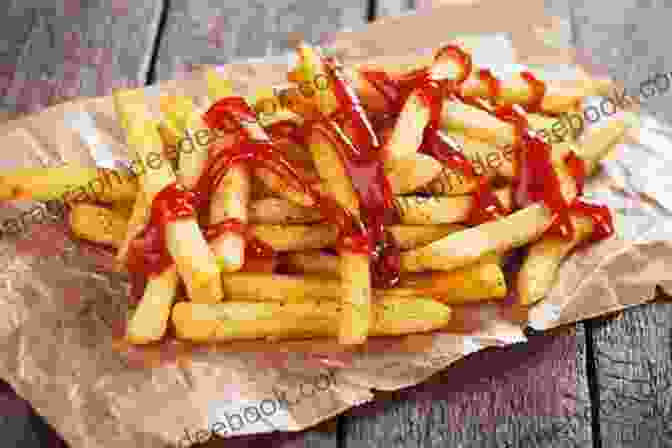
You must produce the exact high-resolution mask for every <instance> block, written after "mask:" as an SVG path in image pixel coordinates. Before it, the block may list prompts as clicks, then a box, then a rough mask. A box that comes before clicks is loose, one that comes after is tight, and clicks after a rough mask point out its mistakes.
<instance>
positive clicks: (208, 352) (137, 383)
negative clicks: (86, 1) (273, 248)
mask: <svg viewBox="0 0 672 448" xmlns="http://www.w3.org/2000/svg"><path fill="white" fill-rule="evenodd" d="M516 7H517V8H519V9H521V10H524V11H526V13H525V14H520V15H517V16H516V15H514V16H512V15H511V14H510V13H509V12H510V11H509V9H510V6H509V5H507V4H506V3H503V2H502V3H500V2H483V3H479V2H472V3H469V4H464V3H463V2H460V3H457V4H450V5H448V6H444V7H441V8H438V9H435V10H432V11H431V12H429V13H424V14H419V15H409V16H405V17H401V18H391V19H386V20H384V21H383V22H381V23H376V24H373V25H371V26H369V27H367V28H366V29H364V30H359V31H353V32H344V33H340V34H338V35H337V36H336V38H335V40H334V41H333V42H331V43H330V48H331V49H332V50H333V51H334V52H335V53H337V54H338V55H339V56H340V57H342V58H343V59H344V61H345V62H346V63H359V64H362V63H365V64H374V65H375V64H378V63H381V62H385V63H387V62H390V61H398V62H402V63H403V62H409V61H417V60H418V55H424V56H425V57H426V58H429V57H431V50H433V49H435V48H437V47H438V46H440V44H441V43H445V42H446V41H448V40H451V39H453V38H456V37H457V38H459V40H461V41H462V42H464V43H465V44H466V45H467V46H468V47H470V48H471V49H473V50H474V59H475V62H476V64H479V65H482V66H489V67H493V66H497V67H499V68H502V67H504V68H505V67H507V66H511V64H512V63H514V62H515V63H527V64H545V65H546V66H547V67H555V68H556V69H557V70H558V71H557V73H558V78H559V79H560V81H558V82H569V83H571V82H575V81H576V79H575V77H572V76H570V77H569V78H567V77H565V78H566V79H564V80H563V76H564V74H563V73H566V72H563V70H564V69H566V68H567V67H568V64H571V63H572V62H573V60H574V59H573V58H574V53H573V52H572V51H571V50H568V49H567V48H563V45H567V44H568V43H569V42H568V40H567V39H564V38H563V34H562V29H563V24H562V23H560V22H559V21H558V20H556V19H551V18H548V17H545V16H544V15H543V6H542V4H541V2H520V3H519V4H517V6H516ZM502 17H506V18H507V20H506V21H503V20H501V18H502ZM549 44H550V45H549ZM288 64H289V58H285V57H283V58H276V59H275V61H273V62H271V63H269V62H265V63H261V62H246V63H239V64H231V65H227V66H224V67H222V68H221V70H222V72H223V73H225V74H228V75H229V76H230V78H231V79H232V80H233V81H234V86H235V88H236V90H237V93H238V94H242V95H248V94H253V93H254V92H255V91H257V89H259V88H262V87H267V86H270V85H277V84H283V83H284V82H285V76H286V73H287V69H288ZM572 73H574V74H576V71H572ZM146 91H147V92H148V94H149V95H148V96H149V97H150V100H151V101H157V100H158V95H159V94H160V93H168V92H175V91H180V92H181V93H186V94H189V95H192V96H194V97H195V98H201V97H203V96H204V95H205V83H204V81H203V79H202V76H201V75H199V72H198V71H196V72H194V73H193V74H192V75H190V76H189V77H188V79H181V80H175V81H169V82H166V83H162V84H160V85H158V86H152V87H148V88H146ZM154 105H156V104H154ZM649 125H650V126H653V127H651V128H650V129H649V131H648V132H649V134H645V131H644V126H643V127H642V131H641V132H640V133H637V135H634V134H633V137H634V138H635V139H636V140H633V141H632V142H630V143H629V144H628V145H622V146H623V147H624V148H626V147H627V148H628V150H627V151H626V153H627V155H628V158H626V160H625V162H619V160H620V159H618V158H617V159H614V160H611V161H608V162H606V164H605V165H606V167H605V170H603V173H602V174H601V175H600V176H599V178H598V179H596V180H595V181H594V182H591V186H590V189H589V192H590V194H591V195H595V196H599V197H602V198H605V199H606V200H608V201H609V202H610V203H612V205H613V204H615V203H617V202H618V201H619V200H626V202H627V207H621V208H620V211H619V208H618V207H616V210H617V215H618V216H617V236H616V237H615V238H613V239H612V240H609V241H606V242H604V243H601V244H598V245H596V246H593V247H591V248H589V249H587V250H585V251H583V252H581V253H580V254H577V255H575V256H573V257H571V258H570V259H569V260H568V261H567V262H566V263H565V264H564V265H563V267H562V269H561V271H560V277H559V281H558V284H557V285H556V287H555V288H554V289H553V291H552V292H551V294H550V295H549V297H548V298H547V299H545V300H544V301H543V302H541V303H540V304H538V305H537V306H535V307H533V308H532V309H531V310H529V315H528V310H521V309H516V307H514V306H513V305H511V300H508V301H504V302H501V303H498V304H493V303H484V304H479V305H475V306H464V307H456V309H455V319H454V322H453V324H452V326H451V328H447V329H446V330H445V331H441V332H436V333H433V334H424V335H411V336H407V337H398V338H375V339H373V340H371V341H369V342H368V343H367V344H366V345H364V346H363V347H359V348H357V349H356V350H351V349H344V348H342V347H339V346H338V345H337V344H335V342H334V341H331V340H311V341H292V342H284V343H275V344H271V343H260V342H254V343H236V344H223V345H218V346H199V347H193V346H190V345H189V344H185V343H181V342H178V341H174V340H173V341H168V342H165V343H162V344H159V345H155V346H151V347H149V348H144V349H142V350H140V349H135V348H133V347H129V346H125V345H124V344H123V343H121V342H120V341H119V338H118V336H119V334H118V332H117V331H116V330H118V325H117V323H118V322H121V321H123V319H124V318H125V316H126V313H127V310H128V297H129V291H128V284H127V282H126V277H125V275H124V274H121V273H116V272H114V266H113V258H112V256H111V254H110V253H109V252H106V251H105V250H103V249H101V248H99V247H95V246H92V245H90V244H86V243H83V242H81V241H75V240H74V239H73V238H71V236H70V234H69V232H68V229H67V226H66V225H65V224H64V222H63V219H62V218H63V217H62V213H61V212H62V210H61V211H59V210H54V209H44V208H40V206H37V205H36V204H34V203H25V202H24V203H18V202H17V203H13V204H11V205H7V204H3V207H2V209H0V218H2V219H9V218H18V217H21V216H23V217H26V216H31V217H34V216H36V215H41V216H42V219H41V220H40V221H39V222H36V221H35V220H31V221H30V222H29V223H28V224H29V225H28V224H26V222H28V218H25V219H23V220H21V219H17V220H16V221H17V223H16V224H15V225H16V226H19V227H20V228H21V229H22V231H21V232H5V233H4V234H3V238H2V239H1V240H0V265H1V266H2V269H1V270H0V272H1V273H0V316H2V317H0V346H1V349H0V376H1V377H2V378H4V379H6V380H7V381H8V382H9V383H11V385H12V386H13V387H14V388H15V390H16V391H17V392H18V393H19V394H20V395H22V396H23V397H24V398H26V399H28V400H29V401H30V402H31V403H32V405H33V406H34V407H35V408H36V409H37V411H38V412H39V413H40V414H42V415H43V416H45V417H46V419H47V420H48V421H49V423H51V424H52V425H53V426H54V427H55V428H56V429H57V430H58V431H59V432H60V433H61V434H62V436H63V437H64V439H65V440H66V441H67V442H68V443H69V444H70V446H71V447H73V448H78V447H87V448H95V447H106V448H115V447H124V448H126V447H128V446H142V447H147V448H150V447H164V446H165V444H166V443H167V444H171V445H177V446H189V445H191V443H193V442H194V441H198V440H205V439H206V438H208V437H209V436H211V435H212V433H213V432H214V433H217V434H219V435H224V436H231V435H240V434H249V433H258V432H268V431H274V430H289V431H296V430H301V429H305V428H307V427H309V426H311V425H314V424H317V423H318V422H320V421H323V420H325V419H327V418H329V417H332V416H334V415H336V414H338V413H340V412H342V411H344V410H346V409H348V408H350V407H352V406H356V405H358V404H361V403H364V402H366V401H368V400H371V399H372V398H373V395H372V390H395V389H399V388H402V387H406V386H410V385H413V384H417V383H419V382H421V381H423V380H424V379H426V378H428V377H429V376H431V375H432V374H434V373H435V372H437V371H439V370H441V369H443V368H445V367H446V366H448V365H449V364H451V363H452V362H454V361H455V360H457V359H459V358H461V357H464V356H465V355H467V354H468V353H472V352H474V351H477V350H480V349H483V348H485V347H489V346H502V345H507V344H513V343H517V342H522V341H524V340H525V338H524V336H523V332H522V328H523V327H524V325H525V324H526V322H527V321H528V320H529V324H530V325H532V326H533V327H535V328H540V329H543V328H551V327H554V326H558V325H561V324H565V323H569V322H574V321H577V320H580V319H584V318H588V317H592V316H597V315H601V314H605V313H609V312H613V311H615V310H619V309H623V308H625V307H628V306H632V305H635V304H639V303H643V302H646V301H647V300H650V299H652V298H653V293H654V288H655V285H656V284H660V285H662V286H665V287H668V288H669V286H670V281H669V280H665V279H666V276H665V266H666V265H668V264H669V261H670V260H672V247H670V243H669V242H668V241H669V240H670V239H671V238H669V236H670V229H669V227H670V226H669V223H670V220H669V210H670V209H669V208H668V207H670V204H669V202H670V199H669V195H668V198H665V189H664V188H663V187H664V182H663V181H662V180H661V181H660V184H659V185H657V184H655V181H653V182H652V181H651V177H648V178H647V177H646V176H639V179H638V180H637V182H639V183H637V182H634V183H633V182H631V181H630V180H631V176H630V177H628V176H625V177H622V178H619V173H621V174H622V173H626V174H628V173H629V174H632V170H634V169H635V168H636V167H637V166H638V165H637V164H640V165H641V164H642V163H643V162H642V159H639V158H638V157H635V156H636V155H637V154H639V153H645V152H646V153H647V154H648V156H647V157H649V158H648V159H647V161H648V162H647V163H649V162H650V163H649V165H647V166H646V167H648V168H652V167H655V168H656V170H658V171H659V172H660V173H661V176H662V169H663V168H664V167H665V166H668V165H669V164H670V163H671V162H670V159H669V156H664V154H665V153H664V150H663V148H661V147H660V146H661V145H665V146H667V145H670V144H671V142H672V140H671V139H670V138H669V137H670V136H672V133H670V132H671V131H668V130H667V128H665V127H664V126H662V125H659V124H657V123H656V124H655V125H654V123H649V122H647V126H649ZM645 135H647V136H648V138H649V142H648V143H647V142H643V141H642V136H645ZM654 137H655V138H654ZM123 141H124V139H123V133H122V132H121V130H120V128H119V124H118V122H117V119H116V117H115V114H114V110H113V105H112V100H111V98H109V97H105V98H87V99H78V100H75V101H71V102H67V103H64V104H58V105H55V106H53V107H50V108H48V109H47V110H45V111H43V112H41V113H39V114H36V115H32V116H28V117H23V118H19V119H15V120H13V121H10V122H7V123H5V124H3V125H0V144H1V145H2V147H3V148H5V151H4V152H3V156H2V157H1V158H0V163H1V165H0V169H10V168H12V167H27V166H55V165H60V164H66V163H67V164H73V165H85V166H94V165H98V166H107V167H115V166H119V165H123V162H124V161H125V160H127V159H128V154H127V152H126V148H125V145H124V144H123ZM651 142H655V146H656V148H654V149H651V148H649V149H646V148H648V146H646V145H649V143H651ZM645 147H646V148H645ZM665 149H666V148H665ZM638 151H639V152H638ZM656 151H657V152H656ZM652 154H657V156H654V155H652ZM665 157H668V158H665ZM619 163H620V165H619ZM665 164H667V165H665ZM619 170H620V171H619ZM668 172H669V170H668ZM651 176H653V174H652V175H651ZM661 179H664V177H661ZM642 181H644V182H645V184H642ZM646 182H649V183H648V184H646ZM623 192H625V193H623ZM624 198H625V199H624ZM644 199H646V201H645V200H644ZM628 201H629V202H628ZM617 205H618V204H617ZM621 205H623V204H621ZM36 207H37V208H36ZM40 210H41V211H40ZM624 211H625V212H624ZM633 211H636V212H637V213H639V215H638V216H639V218H641V219H640V220H639V221H638V220H636V219H634V220H633V216H631V215H632V213H633ZM28 212H30V215H27V213H28ZM642 220H644V221H646V222H642ZM5 222H7V221H5ZM148 360H150V361H153V363H152V364H151V366H150V367H148V365H147V361H148Z"/></svg>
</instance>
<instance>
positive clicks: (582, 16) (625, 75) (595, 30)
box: [571, 0, 672, 121]
mask: <svg viewBox="0 0 672 448" xmlns="http://www.w3.org/2000/svg"><path fill="white" fill-rule="evenodd" d="M666 4H667V2H665V1H664V0H624V1H620V2H616V3H614V4H610V5H609V7H608V8H605V7H603V5H600V4H599V3H598V2H582V1H578V0H572V1H571V5H572V14H573V16H574V28H575V34H576V38H577V43H578V45H579V46H580V47H581V48H582V49H584V51H585V52H586V53H587V54H588V55H589V56H590V58H591V60H592V61H594V62H595V63H596V64H599V65H601V66H604V68H605V70H607V71H608V72H609V73H610V74H611V76H613V77H614V78H616V79H618V80H620V81H622V82H623V83H624V85H625V87H626V90H627V92H628V93H632V94H633V95H638V94H639V88H640V84H641V83H643V82H645V81H646V80H648V79H650V78H651V76H652V75H655V74H656V73H667V72H670V71H671V70H672V56H670V52H669V42H668V40H667V39H664V38H661V36H665V35H666V34H667V31H668V29H669V14H667V13H666V10H665V8H666ZM663 96H664V95H655V96H653V97H651V98H649V99H648V100H646V108H647V109H649V110H652V111H653V112H654V113H655V114H656V115H657V116H658V117H661V118H665V119H667V120H668V121H672V102H670V101H669V98H667V97H666V96H665V97H663Z"/></svg>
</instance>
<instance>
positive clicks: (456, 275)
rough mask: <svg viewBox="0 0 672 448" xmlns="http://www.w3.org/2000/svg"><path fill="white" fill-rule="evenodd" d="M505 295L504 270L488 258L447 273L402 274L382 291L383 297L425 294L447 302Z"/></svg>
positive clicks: (500, 297)
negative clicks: (388, 287) (392, 284)
mask: <svg viewBox="0 0 672 448" xmlns="http://www.w3.org/2000/svg"><path fill="white" fill-rule="evenodd" d="M506 294H507V287H506V281H505V278H504V272H503V271H502V268H501V267H500V266H499V265H498V264H497V263H493V262H491V261H481V262H478V263H474V264H472V265H469V266H464V267H462V268H458V269H455V270H452V271H448V272H419V273H408V274H403V275H402V276H401V280H400V282H399V284H398V285H397V286H396V287H394V288H391V289H388V290H384V291H383V292H382V295H383V296H385V297H413V296H423V295H426V296H428V297H434V298H435V299H436V300H440V301H441V302H443V303H447V304H451V305H457V304H464V303H471V302H478V301H484V300H494V299H502V298H504V297H506Z"/></svg>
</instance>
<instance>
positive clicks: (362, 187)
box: [307, 59, 401, 288]
mask: <svg viewBox="0 0 672 448" xmlns="http://www.w3.org/2000/svg"><path fill="white" fill-rule="evenodd" d="M323 64H324V67H325V69H326V72H327V76H328V77H329V79H330V81H331V85H332V86H333V87H334V94H335V97H336V100H337V103H338V110H337V111H336V112H334V113H333V114H332V116H331V117H322V118H321V119H319V120H317V121H316V122H313V123H307V126H309V129H310V131H311V132H319V133H321V134H322V136H323V137H325V138H326V139H328V140H329V141H330V143H331V144H332V145H333V146H334V147H335V148H337V149H338V151H339V155H340V158H341V161H342V163H343V166H344V168H345V172H346V173H347V175H348V177H349V178H350V180H351V181H352V185H353V189H354V190H355V193H356V194H357V197H358V199H359V211H360V215H361V225H360V224H359V223H358V222H357V221H358V220H357V219H355V218H354V217H349V221H350V224H349V225H348V227H347V229H345V232H343V230H342V233H343V235H344V237H343V238H341V242H342V243H341V244H342V245H343V246H345V247H346V248H348V249H349V250H352V251H355V252H363V251H366V252H367V253H368V255H369V256H370V260H371V279H372V284H373V286H374V287H378V288H385V287H391V286H393V285H395V284H396V283H397V282H398V281H399V271H400V268H401V262H400V249H399V247H398V245H397V243H396V241H394V238H393V237H392V234H391V233H390V232H389V231H388V230H387V229H386V226H387V225H389V224H394V223H396V222H398V221H399V216H397V214H396V208H395V207H394V198H393V195H392V188H391V187H390V184H389V182H388V180H387V178H386V176H385V172H384V169H383V160H382V155H381V151H382V145H381V144H380V142H379V140H378V137H377V136H376V133H375V132H374V130H373V126H372V125H371V123H370V121H369V119H368V117H367V115H366V113H365V111H364V108H363V106H362V104H361V103H360V101H359V99H358V98H357V96H356V94H355V91H354V89H353V88H352V86H351V85H350V84H349V83H348V82H347V81H346V80H345V78H344V76H343V73H342V70H341V67H340V66H339V65H337V64H336V62H335V61H334V60H333V59H324V60H323ZM336 120H338V122H336ZM339 125H340V126H339ZM341 129H345V130H347V131H348V135H349V137H350V138H348V136H346V135H345V134H344V133H343V132H342V131H340V130H341ZM321 202H324V201H321ZM322 208H325V207H324V206H322ZM326 208H328V209H330V210H325V211H326V215H325V216H329V215H330V214H332V213H333V207H329V206H327V207H326ZM341 225H342V224H341Z"/></svg>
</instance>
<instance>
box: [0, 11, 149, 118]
mask: <svg viewBox="0 0 672 448" xmlns="http://www.w3.org/2000/svg"><path fill="white" fill-rule="evenodd" d="M161 8H162V0H146V1H143V2H138V3H130V2H129V1H128V0H114V1H110V0H90V1H86V2H82V1H81V0H65V1H59V2H42V1H40V0H31V1H25V0H7V1H6V2H3V13H4V14H3V20H2V26H0V97H1V98H0V109H3V108H4V109H7V110H9V111H10V112H14V111H18V112H26V111H35V110H39V109H40V108H42V107H44V106H45V105H46V104H47V101H48V98H50V97H52V96H76V95H87V96H93V95H104V94H108V93H110V92H111V89H112V87H113V86H115V85H128V84H134V85H142V84H144V82H145V78H146V76H147V72H148V70H149V64H150V59H151V54H152V47H153V44H154V40H155V38H156V33H157V24H158V21H159V16H160V12H161Z"/></svg>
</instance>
